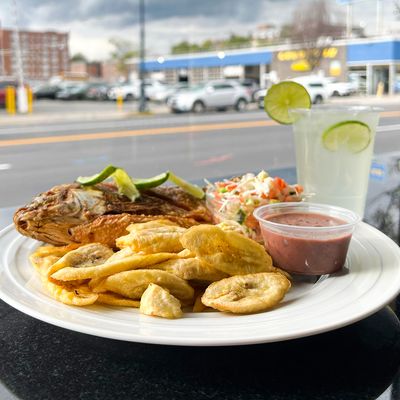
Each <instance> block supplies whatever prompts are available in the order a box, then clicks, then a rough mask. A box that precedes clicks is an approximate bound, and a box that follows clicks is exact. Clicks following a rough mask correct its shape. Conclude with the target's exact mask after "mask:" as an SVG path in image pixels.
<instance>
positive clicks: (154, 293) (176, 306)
mask: <svg viewBox="0 0 400 400" xmlns="http://www.w3.org/2000/svg"><path fill="white" fill-rule="evenodd" d="M140 312H141V313H142V314H146V315H152V316H156V317H162V318H169V319H174V318H180V317H182V315H183V312H182V309H181V303H180V302H179V300H178V299H177V298H176V297H174V296H173V295H172V294H171V293H169V291H168V290H166V289H164V288H162V287H161V286H158V285H156V284H155V283H150V285H149V286H148V287H147V289H146V290H145V291H144V293H143V295H142V297H141V299H140Z"/></svg>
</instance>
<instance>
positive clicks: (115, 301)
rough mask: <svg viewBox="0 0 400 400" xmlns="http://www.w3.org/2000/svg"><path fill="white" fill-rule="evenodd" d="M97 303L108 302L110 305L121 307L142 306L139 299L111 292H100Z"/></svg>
mask: <svg viewBox="0 0 400 400" xmlns="http://www.w3.org/2000/svg"><path fill="white" fill-rule="evenodd" d="M96 303H100V304H107V305H110V306H119V307H134V308H139V307H140V301H139V300H132V299H127V298H126V297H123V296H120V295H119V294H116V293H111V292H106V293H98V297H97V301H96Z"/></svg>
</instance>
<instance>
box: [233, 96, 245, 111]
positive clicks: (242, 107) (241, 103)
mask: <svg viewBox="0 0 400 400" xmlns="http://www.w3.org/2000/svg"><path fill="white" fill-rule="evenodd" d="M246 107H247V101H246V99H239V100H238V101H237V102H236V104H235V109H236V110H237V111H244V110H245V109H246Z"/></svg>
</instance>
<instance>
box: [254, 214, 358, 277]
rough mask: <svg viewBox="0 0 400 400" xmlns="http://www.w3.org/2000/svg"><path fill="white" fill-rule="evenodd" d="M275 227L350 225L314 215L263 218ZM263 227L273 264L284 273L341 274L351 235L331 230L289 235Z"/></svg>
mask: <svg viewBox="0 0 400 400" xmlns="http://www.w3.org/2000/svg"><path fill="white" fill-rule="evenodd" d="M263 218H264V220H265V221H266V222H267V221H270V222H273V223H275V224H283V225H291V226H295V227H317V228H318V227H331V226H332V227H337V226H341V225H346V224H347V222H346V221H343V220H341V219H339V218H336V217H332V216H330V215H324V214H319V213H314V212H287V213H282V214H272V215H268V216H265V217H263ZM266 225H267V224H265V225H263V224H262V223H261V224H260V226H261V232H262V235H263V239H264V244H265V248H266V249H267V251H268V252H269V253H270V255H271V257H272V259H273V261H274V265H275V266H277V267H280V268H282V269H284V270H285V271H288V272H292V273H298V274H308V275H323V274H331V273H333V272H337V271H339V270H340V269H341V268H342V267H343V265H344V263H345V260H346V255H347V250H348V248H349V244H350V239H351V236H352V235H351V232H350V233H348V232H343V231H342V232H341V231H340V230H339V232H336V231H334V230H333V231H332V233H329V231H328V232H326V231H325V232H324V233H323V234H321V235H319V234H318V233H317V232H316V230H310V231H309V232H308V231H307V230H306V229H305V230H304V232H302V233H301V234H296V233H295V232H294V233H290V234H286V233H284V232H283V231H282V230H280V229H279V228H278V229H276V230H275V229H273V228H272V229H271V228H270V227H269V226H268V227H267V226H266Z"/></svg>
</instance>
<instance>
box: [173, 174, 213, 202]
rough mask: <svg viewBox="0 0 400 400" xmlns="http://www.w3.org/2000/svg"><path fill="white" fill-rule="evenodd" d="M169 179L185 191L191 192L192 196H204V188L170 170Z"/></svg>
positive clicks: (199, 197)
mask: <svg viewBox="0 0 400 400" xmlns="http://www.w3.org/2000/svg"><path fill="white" fill-rule="evenodd" d="M169 180H170V181H171V182H172V183H175V185H177V186H179V187H181V188H182V189H183V190H184V191H185V192H187V193H189V194H191V195H192V196H193V197H196V198H198V199H202V198H203V197H204V196H205V193H204V190H203V189H202V188H201V187H200V186H197V185H193V184H192V183H189V182H187V181H185V180H184V179H182V178H180V177H179V176H176V175H175V174H174V173H172V172H169Z"/></svg>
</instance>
